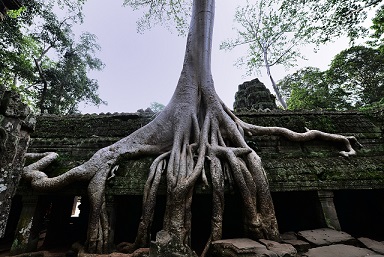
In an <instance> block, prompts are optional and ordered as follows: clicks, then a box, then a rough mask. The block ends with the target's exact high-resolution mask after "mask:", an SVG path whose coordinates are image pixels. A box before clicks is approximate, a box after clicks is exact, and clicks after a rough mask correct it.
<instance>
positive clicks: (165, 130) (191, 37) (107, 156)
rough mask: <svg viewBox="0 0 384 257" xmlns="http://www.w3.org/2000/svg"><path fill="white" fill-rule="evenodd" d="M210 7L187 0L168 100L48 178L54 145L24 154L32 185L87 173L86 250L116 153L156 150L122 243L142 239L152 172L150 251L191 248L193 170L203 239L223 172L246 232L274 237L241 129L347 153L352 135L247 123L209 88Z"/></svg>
mask: <svg viewBox="0 0 384 257" xmlns="http://www.w3.org/2000/svg"><path fill="white" fill-rule="evenodd" d="M132 2H134V3H141V4H143V5H145V4H148V5H150V6H151V5H153V6H155V5H156V3H159V4H160V6H161V7H164V6H165V7H169V6H168V4H171V5H178V4H179V2H177V1H147V0H146V1H139V0H137V1H132ZM171 9H172V8H171ZM214 13H215V1H214V0H194V1H193V5H192V17H191V22H190V27H189V32H188V38H187V43H186V51H185V57H184V64H183V68H182V71H181V75H180V79H179V81H178V84H177V86H176V89H175V92H174V95H173V96H172V98H171V100H170V102H169V103H168V105H167V106H166V107H165V108H164V110H163V111H162V112H160V113H159V114H158V115H157V116H156V117H155V118H154V119H153V120H152V121H151V122H150V123H149V124H147V125H146V126H144V127H142V128H140V129H138V130H137V131H135V132H133V133H132V134H130V135H128V136H127V137H125V138H123V139H121V140H119V141H117V142H116V143H114V144H112V145H110V146H107V147H105V148H102V149H100V150H98V151H97V152H96V153H95V154H94V155H93V156H92V157H91V158H90V159H89V160H88V161H86V162H85V163H83V164H81V165H80V166H77V167H74V168H72V169H71V170H69V171H67V172H66V173H64V174H62V175H60V176H58V177H53V178H49V177H48V176H47V175H46V174H45V173H43V172H42V170H43V168H44V167H45V166H46V165H47V164H49V162H50V161H52V159H54V158H56V156H57V155H56V154H55V153H41V154H30V157H43V158H42V159H40V160H38V161H37V162H35V163H32V164H31V165H29V166H27V167H26V168H25V173H24V177H25V178H26V179H29V180H31V183H32V186H33V187H34V188H35V189H39V190H57V189H58V188H62V187H64V186H66V185H68V184H71V183H72V182H74V181H80V180H82V181H88V194H89V198H90V207H91V213H90V216H89V223H88V236H87V242H86V249H87V251H89V252H105V251H108V245H107V242H108V219H107V213H106V208H105V196H104V191H105V184H106V181H107V179H108V177H109V176H110V174H112V173H114V171H115V170H116V165H117V163H118V159H119V158H133V157H138V156H144V155H153V156H155V157H156V158H155V159H154V161H153V163H152V165H151V167H150V171H149V174H148V180H147V182H146V184H145V189H144V193H143V194H144V197H143V213H142V219H141V222H140V224H139V228H138V232H137V237H136V240H135V242H134V243H133V244H132V245H128V244H127V245H126V247H124V249H128V250H134V249H135V248H138V247H143V246H147V245H148V243H149V239H150V238H149V237H148V230H149V227H150V225H151V221H152V219H153V215H154V208H155V204H156V193H157V189H158V186H159V183H160V178H161V176H164V177H165V180H166V188H167V192H166V194H167V202H166V210H165V215H164V223H163V229H162V231H159V232H158V233H157V236H156V243H155V245H156V246H157V247H155V248H153V249H152V248H151V249H152V250H153V251H154V252H153V254H152V253H151V254H152V255H153V256H194V255H195V254H194V253H193V251H192V250H191V249H190V237H191V229H192V224H191V203H192V198H193V191H194V187H195V184H196V182H197V180H198V178H200V177H201V178H202V180H203V181H205V183H210V184H211V187H212V199H213V200H212V228H211V236H210V238H209V240H208V243H207V247H209V245H210V242H211V241H214V240H217V239H220V238H221V235H222V220H223V209H224V197H225V196H224V178H225V177H228V176H230V177H231V178H233V183H235V184H236V185H237V188H238V190H239V191H240V192H239V193H240V195H241V199H242V202H243V208H244V221H245V225H246V226H245V229H246V230H247V231H245V232H246V234H247V236H248V237H250V238H254V239H257V238H268V239H272V240H278V238H279V232H278V227H277V222H276V218H275V213H274V208H273V203H272V199H271V195H270V192H269V188H268V181H267V177H266V173H265V171H264V169H263V167H262V164H261V160H260V158H259V156H258V155H257V154H256V152H255V151H254V150H252V148H250V147H249V146H248V145H247V143H246V141H245V139H244V135H245V134H254V135H262V134H270V135H271V134H277V135H282V136H286V137H288V138H289V139H292V140H299V141H304V140H310V139H313V138H316V137H317V138H320V139H327V140H331V141H337V142H341V143H343V144H344V145H345V147H346V148H345V151H341V152H340V153H341V154H342V155H344V156H349V155H353V154H355V151H354V150H353V148H352V147H351V142H356V140H355V139H354V138H353V137H344V136H340V135H334V134H327V133H323V132H320V131H316V130H310V131H307V132H305V133H295V132H292V131H290V130H287V129H285V128H280V127H270V128H268V127H260V126H256V125H252V124H247V123H245V122H243V121H241V120H240V119H239V118H237V117H236V116H235V115H234V114H233V113H232V112H231V111H230V110H229V108H228V107H227V106H225V104H224V103H223V102H222V101H221V100H220V98H219V97H218V95H217V94H216V92H215V88H214V82H213V79H212V75H211V47H212V46H211V45H212V31H213V23H214ZM208 170H209V172H208ZM207 176H210V177H211V179H210V180H208V179H207ZM208 181H211V182H208ZM163 246H164V247H163ZM156 249H157V250H156ZM159 249H160V250H159Z"/></svg>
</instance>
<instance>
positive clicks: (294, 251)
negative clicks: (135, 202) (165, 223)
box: [0, 228, 384, 257]
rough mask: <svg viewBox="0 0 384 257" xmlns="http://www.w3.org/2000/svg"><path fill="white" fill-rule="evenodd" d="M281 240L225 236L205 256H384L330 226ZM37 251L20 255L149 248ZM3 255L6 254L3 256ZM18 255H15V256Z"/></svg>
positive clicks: (115, 256) (139, 254) (143, 252)
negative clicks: (226, 237) (228, 237)
mask: <svg viewBox="0 0 384 257" xmlns="http://www.w3.org/2000/svg"><path fill="white" fill-rule="evenodd" d="M281 237H282V241H281V242H279V243H278V242H275V241H270V240H265V239H260V240H258V241H254V240H251V239H249V238H234V239H224V240H218V241H215V242H212V247H211V252H210V253H209V254H208V255H206V257H366V256H369V257H384V243H383V242H378V241H375V240H372V239H369V238H365V237H361V238H353V237H352V236H351V235H349V234H347V233H345V232H341V231H336V230H332V229H328V228H323V229H314V230H306V231H300V232H298V233H293V232H290V233H285V234H282V236H281ZM61 254H62V255H59V254H57V253H52V252H42V251H41V252H36V253H28V254H20V255H17V257H27V256H28V257H61V256H63V257H64V256H66V257H69V256H71V257H72V256H79V257H148V256H149V249H148V248H143V249H139V250H137V251H136V252H134V253H133V254H123V253H111V254H104V255H97V254H85V253H79V254H76V253H75V252H72V254H69V252H67V253H63V252H62V253H61ZM0 256H7V255H1V254H0ZM14 257H16V256H14Z"/></svg>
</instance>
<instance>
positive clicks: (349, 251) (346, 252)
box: [302, 244, 382, 257]
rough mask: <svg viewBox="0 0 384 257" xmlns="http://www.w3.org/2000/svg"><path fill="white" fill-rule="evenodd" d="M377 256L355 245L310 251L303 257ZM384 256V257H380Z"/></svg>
mask: <svg viewBox="0 0 384 257" xmlns="http://www.w3.org/2000/svg"><path fill="white" fill-rule="evenodd" d="M364 256H369V257H373V256H377V255H376V254H375V253H374V252H373V251H371V250H369V249H366V248H359V247H356V246H353V245H343V244H335V245H327V246H320V247H316V248H312V249H309V251H308V252H306V253H305V254H303V255H302V257H364ZM379 256H382V255H379Z"/></svg>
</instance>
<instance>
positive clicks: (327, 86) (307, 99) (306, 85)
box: [278, 67, 351, 110]
mask: <svg viewBox="0 0 384 257" xmlns="http://www.w3.org/2000/svg"><path fill="white" fill-rule="evenodd" d="M278 87H279V88H280V89H281V91H282V93H283V95H284V97H285V98H286V99H287V104H288V109H290V110H300V109H306V110H311V109H333V110H343V109H349V108H350V107H351V106H350V104H349V103H348V102H347V101H346V100H347V96H348V94H347V92H346V91H345V90H343V88H340V87H336V86H334V85H332V83H331V81H329V78H328V76H327V72H325V71H320V69H319V68H314V67H306V68H303V69H300V70H298V71H296V72H295V73H293V74H291V75H287V76H285V77H284V78H283V79H282V80H280V81H279V82H278Z"/></svg>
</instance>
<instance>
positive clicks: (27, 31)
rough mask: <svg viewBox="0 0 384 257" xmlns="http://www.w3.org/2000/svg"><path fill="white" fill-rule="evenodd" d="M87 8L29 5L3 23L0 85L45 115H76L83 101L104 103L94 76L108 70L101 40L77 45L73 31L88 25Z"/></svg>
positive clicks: (37, 0)
mask: <svg viewBox="0 0 384 257" xmlns="http://www.w3.org/2000/svg"><path fill="white" fill-rule="evenodd" d="M83 3H84V1H82V0H71V1H56V0H50V1H41V0H34V1H28V2H26V3H25V4H24V6H23V7H22V8H21V9H20V10H18V11H13V12H10V13H8V14H9V15H8V17H7V18H6V19H5V20H4V21H3V22H1V23H0V34H1V35H2V37H1V38H0V58H1V60H2V62H1V64H0V75H1V76H0V83H2V84H3V85H5V86H6V87H7V88H8V89H12V90H15V91H18V92H19V93H20V94H21V95H22V96H24V98H25V99H27V100H29V103H30V105H31V106H32V107H33V108H34V109H35V110H38V111H39V112H40V113H45V112H49V113H56V114H58V113H61V114H66V113H70V112H73V111H74V110H75V109H76V107H77V104H78V103H79V102H80V101H82V100H83V101H88V102H90V103H93V104H96V105H99V104H101V103H102V101H101V99H100V98H99V97H98V95H97V93H96V90H97V88H98V84H97V81H96V80H92V79H91V78H89V75H88V71H89V70H100V69H101V68H102V67H103V64H102V62H101V60H100V59H98V58H97V57H96V56H95V54H96V51H97V50H99V46H98V45H97V43H96V37H95V35H92V34H90V33H83V34H82V35H81V36H80V39H78V40H76V39H75V36H74V33H73V32H72V28H73V26H74V24H76V23H81V22H82V10H81V9H82V5H83ZM60 9H62V10H61V12H62V14H61V15H58V14H57V13H56V12H57V10H60Z"/></svg>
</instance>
